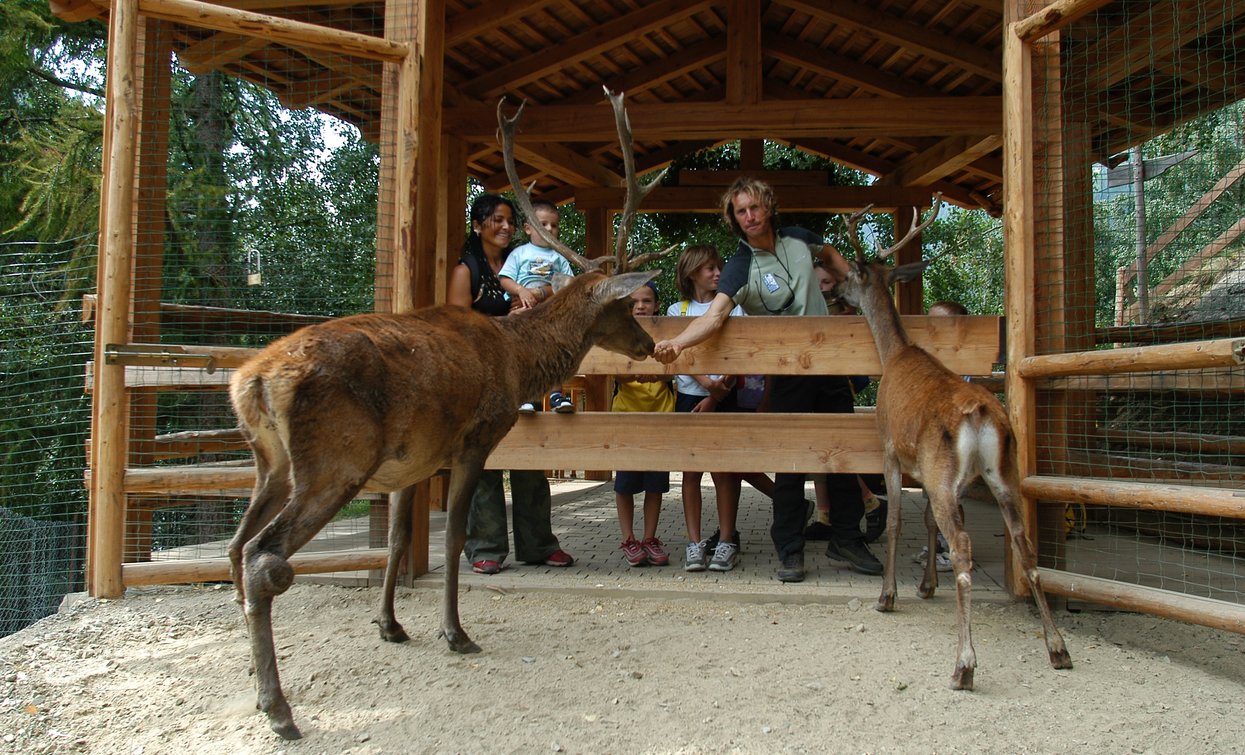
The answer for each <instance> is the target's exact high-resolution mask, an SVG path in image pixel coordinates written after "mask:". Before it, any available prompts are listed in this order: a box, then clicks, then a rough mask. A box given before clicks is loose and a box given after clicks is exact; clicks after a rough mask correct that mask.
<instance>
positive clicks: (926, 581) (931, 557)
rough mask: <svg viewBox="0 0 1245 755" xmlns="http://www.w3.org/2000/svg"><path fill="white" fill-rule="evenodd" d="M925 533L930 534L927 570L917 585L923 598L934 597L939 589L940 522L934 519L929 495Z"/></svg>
mask: <svg viewBox="0 0 1245 755" xmlns="http://www.w3.org/2000/svg"><path fill="white" fill-rule="evenodd" d="M925 534H926V535H928V545H927V546H926V548H925V556H926V558H925V571H923V572H921V584H920V586H919V587H917V589H916V594H917V595H920V596H921V597H922V598H932V597H934V591H935V590H937V589H938V569H937V550H938V522H937V521H936V520H935V519H934V507H933V505H931V504H930V502H929V496H926V498H925Z"/></svg>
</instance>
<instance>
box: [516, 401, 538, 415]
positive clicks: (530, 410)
mask: <svg viewBox="0 0 1245 755" xmlns="http://www.w3.org/2000/svg"><path fill="white" fill-rule="evenodd" d="M535 413H536V405H535V404H533V403H530V402H529V403H526V404H520V405H519V414H535Z"/></svg>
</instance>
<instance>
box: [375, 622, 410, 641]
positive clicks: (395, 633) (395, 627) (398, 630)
mask: <svg viewBox="0 0 1245 755" xmlns="http://www.w3.org/2000/svg"><path fill="white" fill-rule="evenodd" d="M372 623H373V624H375V625H376V626H377V628H378V629H380V638H381V639H382V640H384V641H385V642H407V641H409V640H410V639H411V637H410V635H408V634H407V633H406V630H405V629H403V628H402V625H401V624H399V623H398V622H396V621H387V620H385V619H372Z"/></svg>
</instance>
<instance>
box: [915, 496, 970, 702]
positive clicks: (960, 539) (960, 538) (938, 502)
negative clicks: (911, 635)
mask: <svg viewBox="0 0 1245 755" xmlns="http://www.w3.org/2000/svg"><path fill="white" fill-rule="evenodd" d="M926 492H928V493H929V503H930V508H931V509H932V510H933V512H934V520H935V521H936V522H937V523H938V528H939V529H940V530H942V534H943V535H945V536H946V538H947V545H948V546H949V547H950V549H951V565H952V568H953V569H954V573H955V623H956V628H957V629H958V631H959V647H958V649H957V652H956V659H955V671H954V672H952V674H951V689H972V688H973V674H974V671H975V670H976V668H977V651H976V650H974V649H973V630H972V620H973V545H972V541H971V540H970V539H969V537H968V533H967V532H965V531H964V518H963V514H962V513H961V509H960V506H959V500H958V496H957V492H956V486H955V484H954V482H952V481H949V480H948V481H946V482H945V483H944V484H941V485H938V486H936V487H935V486H930V487H929V488H928V489H927V491H926ZM933 558H934V553H933V548H931V549H930V562H931V563H932V562H933Z"/></svg>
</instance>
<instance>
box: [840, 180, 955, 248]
mask: <svg viewBox="0 0 1245 755" xmlns="http://www.w3.org/2000/svg"><path fill="white" fill-rule="evenodd" d="M872 209H873V205H866V206H865V207H862V208H861V209H859V210H857V211H856V212H853V213H852V214H851V215H849V216H848V218H847V240H848V242H849V243H850V244H851V245H852V248H853V249H855V250H856V259H858V260H860V261H861V262H864V261H865V248H864V245H863V244H861V243H860V237H859V236H858V235H857V234H856V228H857V227H858V226H859V225H860V221H861V219H863V218H864V216H865V215H868V214H869V211H870V210H872ZM941 209H942V193H941V192H939V193H936V194H934V204H933V207H931V208H930V211H929V214H928V215H927V216H926V217H925V219H924V220H922V221H920V222H919V223H918V222H917V220H918V218H917V217H914V218H912V227H911V228H909V229H908V232H907V233H905V234H904V236H903V238H901V239H900V240H898V241H896V242H895V243H894V244H891V245H890V246H888V247H886V248H885V249H883V248H881V247H878V248H877V252H876V257H877V261H878V262H881V261H882V260H884V259H886V258H887V257H889V256H891V255H892V254H894V253H895V252H896V251H898V250H900V249H902V248H903V246H904V245H905V244H907V243H908V242H909V241H911V240H912V237H913V236H916V235H917V234H918V233H920V232H921V231H924V230H925V229H926V228H929V226H930V224H931V223H933V222H934V219H935V218H937V217H938V211H939V210H941ZM918 217H919V216H918Z"/></svg>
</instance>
